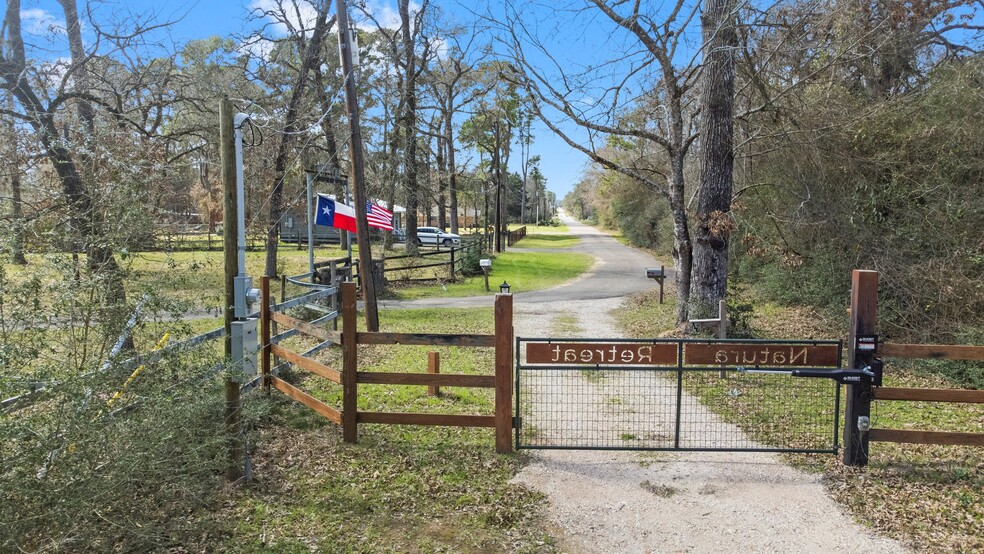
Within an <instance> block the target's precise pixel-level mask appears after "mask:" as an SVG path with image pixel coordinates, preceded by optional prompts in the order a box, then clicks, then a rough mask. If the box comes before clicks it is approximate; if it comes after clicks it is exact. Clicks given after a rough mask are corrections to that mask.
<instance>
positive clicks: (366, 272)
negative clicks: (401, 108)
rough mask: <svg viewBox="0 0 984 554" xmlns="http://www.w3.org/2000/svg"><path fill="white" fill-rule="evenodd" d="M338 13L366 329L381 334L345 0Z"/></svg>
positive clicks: (337, 3) (337, 1) (339, 1)
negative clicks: (370, 247)
mask: <svg viewBox="0 0 984 554" xmlns="http://www.w3.org/2000/svg"><path fill="white" fill-rule="evenodd" d="M335 6H336V8H335V9H336V11H337V12H338V14H337V17H338V32H339V33H340V35H339V36H340V37H341V40H340V46H341V49H342V74H343V75H344V76H345V109H346V111H347V112H348V118H349V131H350V133H351V138H350V140H349V152H350V154H351V155H350V156H349V157H350V158H351V159H352V188H353V189H354V193H355V228H356V240H357V241H358V243H359V275H360V276H361V283H360V285H361V286H362V301H363V303H364V306H365V311H366V329H367V330H369V331H379V312H378V311H377V310H376V282H375V279H373V268H372V251H371V250H370V249H369V221H368V220H367V219H366V200H367V197H366V175H365V165H364V162H363V159H362V129H361V128H360V126H359V99H358V97H357V96H356V93H355V64H354V63H353V59H352V41H351V37H350V36H349V19H348V10H347V8H346V6H345V0H335Z"/></svg>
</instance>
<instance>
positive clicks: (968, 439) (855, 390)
mask: <svg viewBox="0 0 984 554" xmlns="http://www.w3.org/2000/svg"><path fill="white" fill-rule="evenodd" d="M877 324H878V272H876V271H866V270H854V272H853V274H852V276H851V328H850V335H849V337H848V346H849V349H850V350H849V352H848V359H847V363H848V367H850V368H859V369H861V368H865V367H866V366H867V367H872V366H875V365H877V363H879V362H880V360H879V359H878V358H876V356H881V357H887V358H908V359H936V360H969V361H984V346H962V345H959V346H958V345H939V344H898V343H891V342H883V343H880V344H877V346H876V345H875V342H874V341H875V340H876V339H877V336H878V335H877ZM873 401H880V402H913V401H918V402H964V403H973V404H984V391H979V390H959V389H953V390H946V389H915V388H894V387H882V386H875V385H874V384H873V383H872V382H871V380H864V381H862V382H860V383H857V384H849V385H847V403H846V405H845V413H844V464H846V465H851V466H864V465H867V463H868V443H869V442H870V441H876V442H896V443H911V444H946V445H964V446H984V433H958V432H944V431H933V430H911V429H879V428H875V429H872V428H870V415H871V403H872V402H873ZM863 422H868V423H869V426H865V425H862V423H863Z"/></svg>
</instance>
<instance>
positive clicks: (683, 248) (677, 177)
mask: <svg viewBox="0 0 984 554" xmlns="http://www.w3.org/2000/svg"><path fill="white" fill-rule="evenodd" d="M674 154H675V155H674ZM683 164H684V161H683V155H682V154H680V153H679V152H671V156H670V166H671V172H670V182H669V183H668V187H669V189H670V211H671V213H672V214H673V265H674V268H675V269H676V286H677V323H683V322H685V321H687V318H688V315H689V312H688V308H689V304H690V275H691V269H692V264H693V258H692V256H693V246H692V245H691V242H690V223H689V222H688V221H687V209H686V200H685V198H684V174H683V171H684V170H683Z"/></svg>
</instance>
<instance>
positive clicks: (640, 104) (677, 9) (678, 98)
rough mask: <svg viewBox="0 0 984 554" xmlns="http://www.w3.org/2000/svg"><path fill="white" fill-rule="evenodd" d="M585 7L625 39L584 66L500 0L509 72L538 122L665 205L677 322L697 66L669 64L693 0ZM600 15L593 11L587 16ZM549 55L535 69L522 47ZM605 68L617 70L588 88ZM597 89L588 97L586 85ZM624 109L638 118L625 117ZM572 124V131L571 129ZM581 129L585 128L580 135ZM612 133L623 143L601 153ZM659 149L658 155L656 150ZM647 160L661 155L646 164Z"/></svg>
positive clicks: (686, 268)
mask: <svg viewBox="0 0 984 554" xmlns="http://www.w3.org/2000/svg"><path fill="white" fill-rule="evenodd" d="M588 4H589V5H590V6H591V7H590V8H584V10H583V14H586V15H587V16H589V17H593V18H594V19H593V21H598V20H601V21H607V22H609V23H610V24H611V25H613V26H614V28H615V30H617V31H621V32H622V33H623V34H624V36H626V37H628V39H629V40H630V41H631V42H630V46H627V47H626V49H627V50H628V53H627V54H625V55H623V56H620V57H618V58H615V59H612V60H610V61H608V62H606V63H603V64H601V65H599V66H594V67H589V68H588V69H586V70H584V71H582V72H579V73H577V72H572V71H570V70H568V69H567V68H565V67H564V66H563V63H562V61H561V60H558V59H557V58H556V56H555V55H554V53H553V52H551V51H550V49H549V48H548V47H547V46H546V45H544V43H543V41H542V38H541V37H540V36H538V35H537V33H536V32H535V31H534V30H531V29H530V28H529V27H528V26H527V24H526V19H525V17H523V14H522V12H521V10H520V9H518V8H517V6H516V5H514V4H512V3H510V4H508V14H507V21H506V22H505V23H504V29H505V31H506V35H505V36H506V37H507V38H506V40H507V41H508V44H507V46H508V47H509V49H510V52H511V55H512V58H513V60H514V62H515V66H514V68H513V69H514V73H513V75H512V78H514V79H515V80H516V81H517V82H519V83H521V84H522V85H523V86H524V87H525V89H526V90H527V92H528V94H529V96H530V99H531V102H530V103H531V108H532V110H533V112H534V113H535V114H536V115H537V117H539V119H540V120H541V121H543V123H544V124H545V125H546V126H547V127H548V128H549V129H551V130H552V131H553V132H554V133H555V134H557V135H558V136H559V137H561V138H562V139H563V140H564V141H565V142H566V143H567V144H569V145H570V146H571V147H573V148H575V149H577V150H579V151H581V152H583V153H584V154H586V155H587V156H588V157H589V158H590V159H591V160H593V161H594V162H596V163H598V164H599V165H601V166H602V167H605V168H607V169H609V170H612V171H616V172H618V173H622V174H624V175H627V176H629V177H631V178H634V179H637V180H638V181H639V182H641V183H644V184H645V185H646V186H648V187H649V188H650V189H651V190H652V191H653V192H654V193H655V194H658V195H659V196H661V197H662V198H664V199H665V200H666V201H667V202H668V203H669V205H670V209H671V213H672V218H673V239H674V241H673V242H674V244H673V261H674V266H675V268H676V285H677V295H678V298H677V300H678V302H677V319H678V321H681V322H682V321H685V320H686V319H687V312H688V308H689V301H690V288H691V272H692V250H693V247H692V243H691V236H690V222H689V219H688V216H687V206H686V199H685V190H686V178H685V173H684V169H685V160H686V158H687V154H688V152H689V150H690V147H691V145H692V144H693V143H694V141H695V140H696V138H697V134H696V129H695V121H694V119H693V112H694V109H693V107H692V106H691V105H690V103H691V102H692V100H693V99H692V95H691V94H690V91H691V89H692V87H693V86H694V83H695V81H696V77H697V74H698V67H697V65H696V64H693V63H691V64H686V65H683V66H678V65H677V62H676V60H677V58H678V56H683V55H685V51H684V50H685V49H686V48H687V46H688V45H687V44H686V43H685V42H683V41H684V37H685V36H686V34H687V33H686V31H687V30H688V28H690V26H691V25H692V23H693V22H694V20H695V18H696V17H697V14H698V9H699V4H697V3H693V4H691V3H688V2H686V1H685V0H677V1H676V2H674V3H673V4H672V5H669V6H667V7H666V9H664V10H661V13H663V14H665V15H664V16H663V18H662V20H656V19H654V18H653V16H652V15H650V13H648V12H647V11H644V10H643V9H641V6H640V3H639V2H634V3H631V4H630V3H626V2H606V1H604V0H590V1H589V2H588ZM595 16H600V17H595ZM533 52H535V53H536V54H537V56H538V57H544V58H546V59H547V60H549V62H548V63H549V64H550V65H551V67H550V68H549V69H544V68H541V67H540V65H539V64H538V63H536V62H534V61H533V58H532V57H531V56H530V54H533ZM606 73H615V74H618V75H620V76H619V77H616V78H615V80H614V81H613V82H612V81H610V80H609V81H608V82H606V83H605V84H602V85H601V86H600V90H597V91H590V90H589V88H590V86H592V85H594V84H595V83H597V82H598V81H599V79H602V78H603V77H604V74H606ZM593 92H597V95H596V96H595V97H594V98H592V93H593ZM629 108H631V109H632V111H634V112H636V113H640V112H641V116H640V117H636V118H633V117H628V116H627V114H626V112H627V111H628V109H629ZM571 125H573V126H574V127H575V128H577V129H578V131H577V133H578V134H577V135H576V134H575V131H573V130H572V127H571ZM580 135H583V136H586V138H581V137H580ZM610 137H619V138H620V139H622V141H623V144H625V145H627V146H628V147H629V148H627V149H622V150H609V152H612V153H613V154H614V153H618V154H620V155H619V156H615V155H609V154H606V153H604V151H603V149H604V147H605V146H606V145H607V144H608V142H609V138H610ZM657 152H659V154H658V155H657ZM654 158H655V160H658V161H659V163H656V164H654V163H653V162H654Z"/></svg>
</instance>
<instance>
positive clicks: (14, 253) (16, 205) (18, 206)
mask: <svg viewBox="0 0 984 554" xmlns="http://www.w3.org/2000/svg"><path fill="white" fill-rule="evenodd" d="M19 171H20V166H19V165H17V166H14V168H13V173H12V174H11V176H10V189H11V191H10V192H11V196H12V197H13V214H12V215H13V218H14V221H13V229H12V231H13V236H12V237H11V245H10V255H11V258H12V261H13V262H14V263H15V264H18V265H27V258H26V257H25V256H24V208H23V206H22V204H23V202H22V200H21V182H20V174H19V173H18V172H19Z"/></svg>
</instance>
